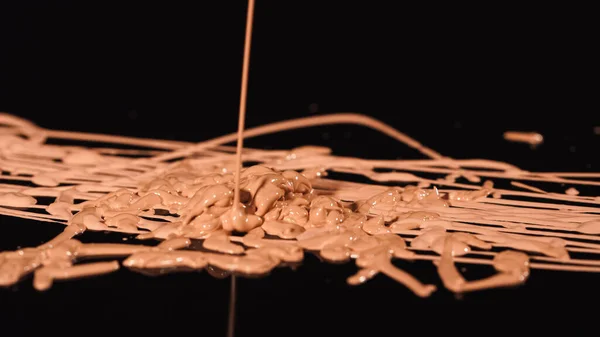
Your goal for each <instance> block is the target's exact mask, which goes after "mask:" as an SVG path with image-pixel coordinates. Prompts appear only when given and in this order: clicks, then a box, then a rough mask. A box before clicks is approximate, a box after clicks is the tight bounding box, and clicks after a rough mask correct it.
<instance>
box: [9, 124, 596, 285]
mask: <svg viewBox="0 0 600 337" xmlns="http://www.w3.org/2000/svg"><path fill="white" fill-rule="evenodd" d="M339 123H343V124H356V125H361V126H365V127H369V128H372V129H375V130H378V131H380V132H382V133H384V134H386V135H388V136H391V137H393V138H395V139H396V140H398V141H400V142H402V143H404V144H406V145H407V146H409V147H412V148H415V149H418V150H419V151H421V153H423V155H424V156H425V157H427V158H426V159H422V160H366V159H360V158H350V157H340V156H335V155H334V154H332V153H331V151H330V149H328V148H324V147H312V146H306V147H300V148H295V149H291V150H289V151H282V150H261V149H252V148H245V149H244V153H243V161H245V162H256V163H259V164H258V165H254V166H251V167H244V169H243V170H242V171H241V174H240V176H239V184H240V194H239V200H240V203H239V204H235V203H234V199H235V194H236V193H235V175H234V172H235V170H236V158H235V152H236V151H235V150H236V149H235V148H233V147H227V146H223V144H226V143H228V142H232V141H235V140H236V136H237V135H236V134H230V135H225V136H222V137H219V138H216V139H212V140H208V141H205V142H202V143H198V144H190V143H185V142H174V141H159V140H154V139H152V140H149V139H134V138H128V137H122V136H108V135H98V134H89V133H77V132H68V131H54V130H47V129H42V128H40V127H37V126H36V125H34V124H32V123H31V122H29V121H26V120H23V119H19V118H17V117H15V116H11V115H8V114H0V156H1V157H0V167H1V169H2V176H1V178H2V183H0V214H3V215H6V216H12V217H18V218H26V219H33V220H39V221H45V222H56V223H61V224H63V225H64V226H65V228H64V231H63V232H62V233H60V234H59V235H58V236H56V237H55V238H53V239H51V240H50V241H48V242H47V243H45V244H42V245H40V246H38V247H31V248H24V249H19V250H16V251H6V252H2V253H0V285H2V286H10V285H13V284H15V283H17V282H19V280H21V279H22V278H23V277H24V276H26V275H28V274H31V273H32V274H33V285H34V287H35V288H36V289H38V290H45V289H48V288H49V287H50V286H51V285H52V283H53V282H54V281H55V280H66V279H72V278H79V277H83V276H91V275H99V274H104V273H110V272H113V271H115V270H117V269H118V268H120V267H121V266H124V267H125V268H129V269H131V270H132V271H145V272H151V271H156V270H160V271H162V272H168V271H176V270H201V269H205V268H209V267H216V268H219V269H222V270H225V271H227V272H229V273H234V274H236V275H253V274H261V275H262V274H266V273H269V272H270V271H271V270H273V269H274V268H276V267H278V266H280V267H285V266H288V265H290V264H292V263H298V262H301V261H302V259H303V257H304V255H305V253H306V252H314V253H316V254H318V255H320V256H321V257H322V258H323V259H324V260H326V261H331V262H343V261H348V262H350V261H352V262H353V263H355V264H356V266H357V272H356V274H355V275H348V283H349V284H353V285H354V284H361V283H363V282H366V281H368V280H369V279H371V278H373V277H374V276H376V275H377V274H383V275H385V276H387V277H390V278H392V279H394V280H396V281H398V282H399V283H400V284H402V285H404V286H405V287H407V288H409V289H410V290H411V291H413V292H414V293H415V294H416V295H418V296H421V297H427V296H429V295H430V294H431V293H432V292H434V291H435V290H436V289H437V288H438V286H439V285H433V284H424V283H423V282H421V281H420V280H419V276H420V275H418V274H415V275H411V274H409V273H407V272H405V271H403V270H401V269H399V268H398V267H396V266H395V265H394V264H393V263H392V261H393V260H394V259H400V260H409V261H417V260H424V261H430V262H429V263H433V264H434V265H435V267H436V268H437V270H438V273H439V276H440V279H441V282H440V284H443V286H444V287H445V288H447V289H448V290H450V291H452V292H455V293H465V292H469V291H476V290H481V289H486V288H493V287H505V286H514V285H518V284H521V283H523V282H525V281H526V280H527V278H528V276H529V273H530V270H531V269H549V270H562V271H571V272H575V271H577V272H600V260H598V258H597V256H598V254H599V253H600V242H599V241H600V236H599V235H598V234H600V216H599V213H600V208H599V207H598V205H599V204H600V199H599V198H598V197H594V196H584V195H581V194H577V193H572V191H569V192H567V193H564V194H560V193H551V192H546V190H549V186H551V185H552V184H555V185H556V186H555V187H556V189H560V190H564V187H561V186H572V187H573V188H580V189H581V186H598V185H600V182H599V181H598V180H597V179H598V178H600V174H599V173H556V172H554V173H534V172H528V171H524V170H521V169H519V168H517V167H515V166H513V165H510V164H507V163H502V162H495V161H490V160H480V159H476V160H475V159H474V160H455V159H451V158H448V157H445V156H442V155H441V154H439V153H437V152H435V151H433V150H431V149H429V148H427V147H425V146H423V145H421V144H420V143H419V142H417V141H415V140H413V139H411V138H410V137H408V136H406V135H404V134H403V133H401V132H399V131H397V130H395V129H393V128H392V127H390V126H388V125H386V124H383V123H381V122H379V121H377V120H374V119H372V118H370V117H367V116H363V115H357V114H334V115H325V116H317V117H310V118H303V119H296V120H288V121H283V122H278V123H273V124H269V125H264V126H261V127H257V128H253V129H249V130H246V131H245V132H244V136H245V137H246V138H248V137H253V136H258V135H264V134H268V133H274V132H281V131H285V130H292V129H297V128H304V127H310V126H317V125H318V126H321V125H329V124H339ZM57 139H58V140H68V141H86V142H88V143H89V142H98V144H99V145H98V146H96V147H94V146H89V147H83V146H59V145H52V144H51V143H50V142H49V140H57ZM63 143H64V141H63ZM100 143H101V144H100ZM107 143H112V144H114V148H110V147H100V146H106V144H107ZM123 144H126V145H131V146H137V147H139V148H140V149H139V150H123V149H119V148H118V146H119V145H123ZM142 147H143V148H144V149H141V148H142ZM376 169H377V170H376ZM382 169H384V170H382ZM381 171H386V172H385V173H381ZM328 172H341V173H346V174H354V175H358V176H364V177H367V178H369V179H370V180H371V181H373V183H372V184H364V183H356V182H350V181H342V180H335V179H329V178H327V173H328ZM424 174H426V176H427V177H431V176H432V175H437V176H438V178H437V179H436V178H433V179H432V178H425V177H421V175H424ZM458 179H460V180H458ZM491 179H493V180H494V181H497V182H500V181H506V182H508V183H507V184H505V185H506V186H512V187H514V189H510V190H509V189H500V188H495V187H494V184H493V183H492V180H491ZM458 181H460V182H458ZM378 182H387V183H390V182H391V183H394V184H395V186H394V187H389V186H382V185H378ZM511 182H512V184H510V183H511ZM540 183H543V185H544V187H545V190H542V189H540V188H538V187H536V186H535V185H536V184H540ZM88 230H89V231H111V232H120V233H123V234H127V235H128V236H129V235H131V234H135V235H136V237H137V239H138V240H160V241H161V242H160V244H158V245H150V244H149V245H147V246H146V245H143V244H141V245H140V244H126V243H115V244H112V243H111V244H106V243H87V244H84V243H81V242H80V241H78V240H77V239H76V237H77V236H78V235H80V234H82V233H84V232H85V231H88ZM4 231H5V233H10V232H9V231H10V228H4ZM4 235H6V234H4ZM196 240H197V241H199V242H201V245H196V244H195V245H194V247H197V246H201V247H202V250H194V249H192V248H191V247H190V246H191V243H192V241H196ZM573 252H575V253H587V254H578V255H581V256H586V258H572V257H571V256H570V255H571V253H573ZM83 258H95V260H92V261H96V262H85V263H79V261H80V260H82V259H83ZM86 261H89V259H86ZM457 264H482V265H489V268H493V269H494V270H495V273H493V275H492V276H490V277H487V278H484V279H479V280H466V279H465V278H464V277H463V276H462V275H461V272H460V271H459V269H458V268H457V266H456V265H457Z"/></svg>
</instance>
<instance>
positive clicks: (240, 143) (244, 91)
mask: <svg viewBox="0 0 600 337" xmlns="http://www.w3.org/2000/svg"><path fill="white" fill-rule="evenodd" d="M253 18H254V0H248V13H247V17H246V36H245V38H244V61H243V62H244V64H243V67H242V84H241V90H240V91H241V92H240V110H239V116H238V133H237V147H236V167H235V188H234V191H233V193H234V197H233V209H235V208H237V207H239V202H240V175H241V171H242V149H243V148H244V123H245V120H246V100H247V99H246V98H247V96H248V68H249V65H250V46H251V42H252V21H253ZM235 302H236V279H235V275H234V274H233V273H232V274H231V286H230V292H229V320H228V324H227V337H234V335H235Z"/></svg>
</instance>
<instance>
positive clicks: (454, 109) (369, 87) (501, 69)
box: [0, 1, 600, 336]
mask: <svg viewBox="0 0 600 337" xmlns="http://www.w3.org/2000/svg"><path fill="white" fill-rule="evenodd" d="M245 10H246V5H245V2H244V1H205V2H199V3H196V4H193V5H191V4H175V3H174V2H168V3H167V2H165V3H162V4H161V5H156V6H153V5H149V4H148V3H145V2H139V3H137V2H114V3H113V2H107V1H102V2H94V1H91V2H88V1H85V2H79V1H50V2H45V1H23V2H16V1H15V2H5V3H3V4H2V5H1V6H0V19H1V20H0V111H6V112H9V113H13V114H16V115H18V116H21V117H24V118H28V119H31V120H33V121H34V122H35V123H37V124H39V125H41V126H43V127H47V128H54V129H67V130H78V131H89V132H102V133H112V134H126V135H131V136H143V137H154V138H159V139H179V140H187V141H202V140H206V139H209V138H212V137H216V136H219V135H222V134H224V133H229V132H234V131H235V130H236V125H237V124H236V120H237V110H238V104H239V86H240V74H241V66H242V53H243V36H244V25H245ZM588 12H589V11H588V10H586V9H585V8H563V7H556V8H551V7H549V6H548V5H544V6H538V7H531V8H525V7H524V6H522V5H519V6H510V7H509V6H506V5H500V4H496V5H488V6H485V7H481V6H464V7H462V6H457V5H455V4H453V5H452V6H448V5H443V6H440V5H432V4H430V5H424V6H423V7H420V8H415V7H412V6H410V7H409V6H406V5H402V4H395V3H394V4H392V2H390V3H387V2H357V3H349V2H342V1H340V2H337V1H259V2H258V4H257V7H256V14H255V26H254V36H253V46H252V48H253V49H252V58H251V72H250V82H249V102H248V117H247V121H246V125H247V126H248V127H252V126H257V125H260V124H263V123H267V122H270V121H277V120H283V119H287V118H293V117H302V116H308V115H311V114H313V115H314V114H323V113H328V112H360V113H365V114H368V115H370V116H373V117H375V118H378V119H380V120H382V121H384V122H387V123H390V124H392V125H393V126H395V127H396V128H398V129H399V130H401V131H403V132H406V133H407V134H409V135H410V136H412V137H414V138H417V139H418V140H419V141H421V142H422V143H424V144H425V145H428V146H430V147H432V148H434V149H436V150H438V151H440V152H441V153H443V154H445V155H448V156H451V157H455V158H489V159H496V160H504V161H508V162H511V163H514V164H517V165H520V166H521V167H523V168H525V169H530V170H543V171H557V170H568V171H597V170H598V163H597V160H596V158H597V151H596V149H597V146H598V138H599V137H600V136H597V135H594V130H593V128H594V126H599V125H600V118H599V117H598V105H597V100H596V96H597V81H598V80H597V78H598V77H597V69H596V62H597V61H596V60H597V59H598V58H597V56H598V55H597V53H596V52H595V49H596V48H595V47H596V46H595V44H597V43H596V40H597V38H596V37H595V36H594V34H593V33H592V32H593V31H594V28H595V26H597V25H596V24H595V23H594V21H592V20H591V19H590V18H589V17H588V15H586V13H588ZM506 130H523V131H538V132H540V133H542V134H543V135H544V136H545V143H544V144H543V145H542V146H541V147H539V148H538V149H536V150H532V149H530V148H529V147H528V146H526V145H523V144H513V143H508V142H506V141H504V140H503V139H502V133H503V132H504V131H506ZM365 140H367V141H365ZM305 143H312V144H322V145H327V146H331V147H333V148H334V150H335V152H336V153H339V154H343V155H358V156H363V157H378V158H417V157H418V154H415V153H414V151H412V150H409V149H407V148H406V147H404V146H398V145H397V144H396V143H393V142H390V141H389V139H387V138H386V137H383V136H379V135H377V134H376V133H375V132H372V131H369V130H364V128H360V127H353V126H339V127H338V126H335V127H327V128H324V127H321V128H315V129H312V130H305V131H301V132H298V131H295V132H289V133H284V134H279V135H272V136H266V137H261V138H258V139H256V140H250V141H248V142H247V145H249V146H263V147H272V148H287V147H291V146H298V145H301V144H305ZM348 144H352V148H351V147H350V146H349V145H348ZM375 145H378V146H375ZM590 193H595V194H596V195H597V192H596V191H594V190H592V191H591V192H590ZM0 221H1V224H2V226H3V227H8V225H9V224H18V226H11V227H10V228H11V229H10V230H9V231H5V232H3V234H2V238H1V240H0V242H1V244H2V246H0V249H2V250H5V249H15V248H16V246H17V245H26V244H27V245H35V244H38V243H39V242H41V241H43V240H47V239H49V238H50V237H51V236H52V235H54V233H56V232H58V230H59V229H60V226H52V225H42V224H35V223H31V222H29V221H25V220H15V219H9V218H5V217H2V218H1V219H0ZM33 230H35V233H36V234H35V235H33V234H32V231H33ZM38 231H39V236H38V234H37V233H38ZM112 239H114V240H116V241H119V240H120V237H112ZM82 240H84V241H87V240H90V241H92V240H106V239H105V238H104V237H103V234H86V235H84V237H82ZM316 261H317V260H316V258H314V257H312V256H309V257H307V262H306V263H305V264H304V265H303V266H302V267H300V268H299V269H298V270H297V271H290V270H287V269H283V270H278V271H276V272H274V273H273V275H271V276H269V277H268V278H265V279H260V280H245V279H244V280H241V281H240V283H239V286H240V288H239V291H240V293H239V307H238V310H239V311H238V314H239V315H238V318H239V319H238V325H237V331H238V336H254V335H259V334H261V335H263V336H266V335H296V334H298V335H302V334H314V335H326V334H327V333H333V332H334V331H336V330H335V329H341V331H343V332H344V333H349V334H350V335H358V334H359V333H362V331H363V330H364V331H371V332H372V333H373V334H374V335H377V334H380V333H382V334H383V335H386V334H392V333H393V334H401V333H404V332H407V331H408V330H410V329H416V331H422V332H428V331H430V330H431V331H434V330H436V329H438V328H440V327H447V329H450V330H452V329H459V330H464V329H467V328H465V326H466V324H467V320H468V319H470V317H471V319H475V321H477V322H479V323H480V324H481V325H486V326H487V329H502V328H505V329H507V330H508V331H516V330H518V328H517V327H516V325H515V324H517V325H521V324H523V325H524V326H525V327H529V328H530V329H534V330H536V331H541V330H539V329H541V327H543V326H544V325H546V326H548V325H549V326H550V329H552V330H553V329H555V328H556V327H557V326H558V325H561V326H566V325H570V326H574V327H579V328H580V329H586V328H587V327H588V326H589V324H590V323H591V322H590V319H591V317H588V316H585V314H584V313H583V312H584V309H583V306H588V305H590V304H591V305H592V306H593V305H594V303H596V302H597V301H598V300H599V299H600V297H599V296H598V294H597V292H596V291H595V290H594V289H595V288H596V286H597V284H598V281H600V278H599V277H598V276H597V275H593V274H566V273H555V272H543V271H534V273H533V274H532V276H531V279H530V280H529V282H528V283H527V285H525V286H523V287H521V288H518V289H510V290H493V291H485V292H482V293H477V294H469V295H467V296H464V297H463V298H461V299H457V298H455V297H454V296H453V295H451V294H449V293H448V292H446V291H445V290H442V291H439V292H437V293H436V294H434V295H433V296H432V298H430V299H425V300H422V299H418V298H416V297H415V296H413V295H412V294H410V293H409V292H408V291H407V290H406V289H404V288H403V287H401V286H399V285H397V284H395V283H394V282H392V281H390V280H387V279H385V278H384V277H377V278H376V279H374V280H372V281H371V282H370V283H368V284H366V285H364V286H361V287H348V286H346V285H345V284H344V282H345V277H347V276H349V275H350V274H351V273H352V272H353V271H354V267H353V266H351V265H342V266H332V265H328V264H321V263H318V262H316ZM406 267H407V268H409V270H412V271H415V270H416V271H418V272H419V275H423V280H429V281H430V282H435V283H437V284H439V282H438V281H437V279H436V276H435V273H434V267H433V266H431V265H429V264H413V265H406ZM468 269H469V270H471V269H472V270H474V271H475V272H477V268H474V267H473V268H472V267H469V268H468ZM228 285H229V282H228V281H227V280H216V279H213V278H212V277H209V276H207V275H206V273H201V274H191V275H170V276H162V277H158V278H147V277H145V276H141V275H137V274H133V273H131V272H128V271H120V272H118V273H116V274H113V275H109V276H103V277H99V278H94V279H89V280H83V281H78V282H73V283H58V284H56V285H55V287H54V288H52V289H51V290H50V291H48V292H46V293H37V292H36V291H34V290H32V289H31V285H30V283H29V281H25V282H23V283H22V284H20V285H19V286H17V287H14V288H11V289H6V290H0V310H2V316H0V321H2V322H1V323H2V324H7V325H8V324H9V323H15V324H17V325H23V326H25V327H39V326H47V325H45V324H39V325H37V324H35V322H37V321H39V319H40V318H42V317H44V316H45V317H51V318H59V317H60V318H62V319H63V320H65V322H69V323H65V324H76V323H83V324H86V325H89V326H93V327H96V328H98V329H99V328H106V327H108V328H112V327H113V326H115V325H124V326H141V327H142V328H144V329H147V330H148V331H153V330H155V329H157V328H158V327H165V326H169V327H173V328H175V327H177V326H183V327H185V328H186V329H191V330H189V331H191V332H193V333H196V334H199V335H200V334H204V335H210V336H212V335H214V336H220V335H223V334H224V328H225V323H226V312H227V301H228V295H227V294H228ZM509 310H511V311H509ZM298 315H301V317H302V319H298V318H297V317H298ZM575 315H578V316H575ZM579 315H581V316H579ZM445 317H446V318H447V317H451V318H453V319H454V321H453V322H454V323H450V322H449V321H447V320H446V318H445ZM536 317H545V318H536ZM31 318H35V319H31ZM100 322H105V323H100ZM282 322H283V323H282ZM492 327H493V328H492ZM207 328H210V330H208V332H204V333H203V332H202V331H204V330H203V329H207ZM467 330H468V331H471V332H472V333H477V331H478V330H476V329H475V328H469V329H467ZM140 333H143V332H140Z"/></svg>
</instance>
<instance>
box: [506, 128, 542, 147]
mask: <svg viewBox="0 0 600 337" xmlns="http://www.w3.org/2000/svg"><path fill="white" fill-rule="evenodd" d="M504 139H506V140H507V141H509V142H517V143H527V144H529V145H531V146H537V145H540V144H542V143H543V142H544V136H542V135H541V134H539V133H537V132H519V131H507V132H505V133H504Z"/></svg>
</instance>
